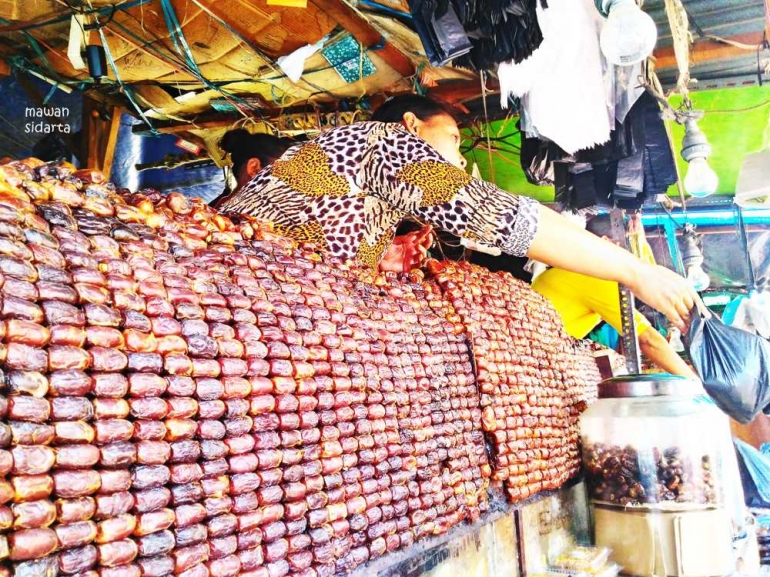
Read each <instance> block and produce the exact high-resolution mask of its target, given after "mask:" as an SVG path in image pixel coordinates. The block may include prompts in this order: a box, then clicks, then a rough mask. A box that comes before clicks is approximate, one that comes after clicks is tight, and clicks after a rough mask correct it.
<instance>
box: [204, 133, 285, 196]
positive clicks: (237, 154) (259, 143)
mask: <svg viewBox="0 0 770 577" xmlns="http://www.w3.org/2000/svg"><path fill="white" fill-rule="evenodd" d="M293 144H294V142H293V141H291V140H289V139H288V138H278V137H277V136H272V135H270V134H252V133H250V132H249V131H248V130H245V129H243V128H238V129H235V130H230V131H228V132H227V133H225V135H224V136H223V137H222V140H221V141H220V142H219V147H220V148H221V149H222V150H224V151H225V152H227V153H229V154H230V160H231V161H232V163H233V175H234V176H235V179H236V181H237V182H238V188H241V187H242V186H243V185H245V184H246V183H247V182H248V181H249V180H251V178H252V177H253V176H254V175H255V174H257V173H258V172H259V171H260V170H262V169H263V168H264V167H265V166H267V165H268V164H272V163H274V162H275V161H276V160H278V159H279V158H280V157H281V156H282V155H283V153H284V152H286V151H287V150H288V149H289V147H291V146H292V145H293Z"/></svg>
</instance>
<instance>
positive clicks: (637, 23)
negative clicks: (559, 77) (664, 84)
mask: <svg viewBox="0 0 770 577" xmlns="http://www.w3.org/2000/svg"><path fill="white" fill-rule="evenodd" d="M596 5H597V7H598V8H599V11H600V12H601V13H602V14H604V15H607V14H609V17H608V18H607V22H605V24H604V27H603V28H602V33H601V37H600V39H599V44H600V46H601V48H602V52H603V53H604V56H605V57H606V58H607V60H609V61H610V62H612V63H613V64H616V65H618V66H630V65H632V64H636V63H637V62H641V61H642V60H644V59H645V58H647V57H648V56H649V55H650V54H652V49H653V48H655V42H656V41H657V39H658V29H657V28H656V27H655V22H653V20H652V18H650V15H649V14H647V13H645V12H644V11H642V9H641V8H639V6H638V5H637V3H636V0H596Z"/></svg>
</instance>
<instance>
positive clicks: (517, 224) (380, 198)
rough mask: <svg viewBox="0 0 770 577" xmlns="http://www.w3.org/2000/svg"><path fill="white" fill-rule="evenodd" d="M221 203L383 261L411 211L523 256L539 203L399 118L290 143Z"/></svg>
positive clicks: (344, 253) (364, 258)
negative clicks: (461, 161) (447, 155)
mask: <svg viewBox="0 0 770 577" xmlns="http://www.w3.org/2000/svg"><path fill="white" fill-rule="evenodd" d="M220 210H222V211H223V212H236V213H246V214H250V215H253V216H256V217H258V218H261V219H264V220H268V221H270V222H272V223H273V224H274V225H275V228H276V230H278V231H279V232H282V233H284V234H286V235H287V236H290V237H292V238H295V239H297V240H306V241H311V242H313V243H314V244H315V245H316V246H318V247H319V248H323V249H326V250H329V251H331V252H332V253H333V254H335V255H337V256H340V257H342V258H350V259H356V260H358V261H359V262H361V263H363V264H365V265H368V266H371V267H375V266H377V264H378V263H379V261H380V259H381V258H382V256H383V254H384V252H385V250H386V249H387V247H388V246H390V243H391V241H392V240H393V236H394V232H395V230H396V226H397V225H398V223H399V222H400V221H401V220H402V219H403V218H404V217H405V216H406V215H411V216H413V217H415V218H416V219H417V220H419V221H421V222H426V223H431V224H433V225H434V226H435V227H437V228H440V229H443V230H446V231H448V232H450V233H452V234H454V235H455V236H458V237H460V238H464V239H467V240H468V241H473V242H475V243H478V244H481V245H488V246H493V247H498V248H499V249H500V250H502V251H503V252H506V253H508V254H512V255H514V256H524V255H525V254H526V253H527V251H528V250H529V247H530V245H531V243H532V239H533V238H534V236H535V233H536V231H537V226H538V217H539V208H538V203H537V202H536V201H534V200H532V199H530V198H526V197H521V196H515V195H512V194H510V193H507V192H505V191H503V190H501V189H499V188H497V187H496V186H495V185H493V184H490V183H488V182H485V181H483V180H477V179H474V178H471V176H469V175H468V174H467V173H466V172H464V171H463V170H461V169H459V168H456V167H455V166H453V165H451V164H450V163H448V162H446V161H445V160H444V159H443V158H442V157H441V156H440V155H439V153H438V152H436V151H435V150H434V149H433V148H432V147H431V146H430V145H428V144H427V143H426V142H425V141H424V140H422V139H421V138H418V137H416V136H414V135H412V134H411V133H409V132H408V131H407V130H406V129H405V128H404V127H403V126H402V125H400V124H385V123H380V122H360V123H357V124H353V125H350V126H343V127H339V128H334V129H332V130H329V131H328V132H325V133H323V134H322V135H321V136H319V137H318V138H316V139H315V140H312V141H310V142H307V143H303V144H297V145H295V146H293V147H292V148H290V149H289V150H288V151H287V152H286V153H285V154H284V155H283V156H282V157H281V158H280V159H279V160H277V161H276V162H275V163H274V164H272V165H271V166H268V167H266V168H265V169H264V170H262V171H261V172H260V173H259V174H257V175H256V176H255V177H254V178H253V179H252V180H251V181H249V183H248V184H246V185H245V186H244V187H243V188H242V189H241V190H239V191H238V192H236V193H235V194H234V195H232V196H230V197H229V198H227V199H226V200H225V201H224V202H223V203H222V205H221V206H220Z"/></svg>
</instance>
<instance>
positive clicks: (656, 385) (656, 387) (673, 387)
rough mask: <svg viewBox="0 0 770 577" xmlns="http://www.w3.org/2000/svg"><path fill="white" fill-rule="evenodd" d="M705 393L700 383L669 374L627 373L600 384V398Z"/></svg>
mask: <svg viewBox="0 0 770 577" xmlns="http://www.w3.org/2000/svg"><path fill="white" fill-rule="evenodd" d="M702 393H703V388H702V387H701V386H700V383H698V382H697V381H693V380H690V379H687V378H685V377H680V376H676V375H669V374H657V375H625V376H622V377H613V378H611V379H606V380H604V381H602V382H601V383H600V384H599V398H600V399H623V398H632V397H668V396H685V397H692V396H696V395H699V394H702Z"/></svg>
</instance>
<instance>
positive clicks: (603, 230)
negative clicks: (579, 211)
mask: <svg viewBox="0 0 770 577" xmlns="http://www.w3.org/2000/svg"><path fill="white" fill-rule="evenodd" d="M586 230H587V231H588V232H590V233H592V234H595V235H596V236H598V237H600V238H601V237H603V236H606V237H607V238H612V218H611V217H610V215H609V214H599V215H597V216H595V217H593V218H592V219H591V220H589V221H588V222H587V223H586Z"/></svg>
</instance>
